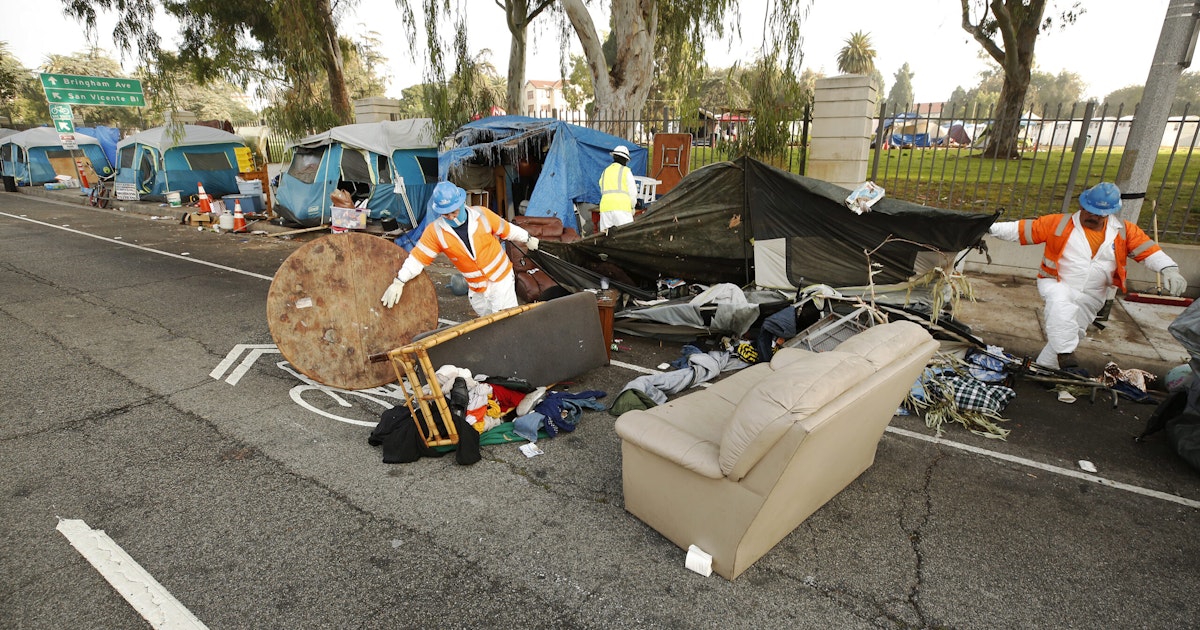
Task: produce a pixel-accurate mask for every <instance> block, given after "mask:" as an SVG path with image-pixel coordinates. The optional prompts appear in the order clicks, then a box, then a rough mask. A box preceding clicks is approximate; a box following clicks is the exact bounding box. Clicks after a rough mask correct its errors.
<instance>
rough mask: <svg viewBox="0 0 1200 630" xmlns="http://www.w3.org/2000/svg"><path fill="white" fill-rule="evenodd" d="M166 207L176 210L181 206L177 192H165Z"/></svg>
mask: <svg viewBox="0 0 1200 630" xmlns="http://www.w3.org/2000/svg"><path fill="white" fill-rule="evenodd" d="M167 205H169V206H171V207H172V208H178V207H179V206H181V205H183V204H182V203H181V202H180V200H179V191H178V190H168V191H167Z"/></svg>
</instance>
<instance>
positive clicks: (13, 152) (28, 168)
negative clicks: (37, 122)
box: [0, 127, 112, 186]
mask: <svg viewBox="0 0 1200 630" xmlns="http://www.w3.org/2000/svg"><path fill="white" fill-rule="evenodd" d="M75 142H76V143H77V144H78V145H79V148H78V149H75V150H74V152H72V151H71V150H70V149H67V148H65V147H63V145H62V140H61V139H60V138H59V135H58V132H57V131H55V130H54V128H52V127H34V128H33V129H28V130H26V131H20V132H17V133H13V134H11V135H8V136H7V137H4V138H0V171H2V172H3V175H4V176H5V177H12V178H13V179H14V180H15V182H16V183H17V184H20V185H24V186H29V185H37V184H44V183H46V182H52V181H54V178H55V177H56V176H57V175H68V176H70V177H75V178H78V177H79V173H78V171H77V170H76V166H75V160H76V159H82V160H83V161H84V173H85V174H86V173H88V172H89V171H94V172H95V174H97V175H108V174H111V173H112V166H111V165H110V164H109V162H108V158H107V157H105V156H104V149H103V148H102V147H101V146H100V141H99V140H96V139H95V138H93V137H91V136H86V135H83V134H75Z"/></svg>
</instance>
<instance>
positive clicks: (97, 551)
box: [56, 519, 208, 629]
mask: <svg viewBox="0 0 1200 630" xmlns="http://www.w3.org/2000/svg"><path fill="white" fill-rule="evenodd" d="M56 529H57V530H58V531H59V532H61V533H62V535H63V536H66V537H67V540H68V541H70V543H71V546H72V547H74V548H75V549H76V550H78V551H79V553H80V554H81V555H82V556H83V557H84V558H85V559H87V561H88V562H90V563H91V564H92V566H93V567H95V568H96V570H97V571H99V572H100V575H101V576H103V577H104V579H105V580H108V583H109V584H111V585H112V587H113V588H115V589H117V592H118V593H120V594H121V597H124V598H125V601H127V602H129V605H130V606H133V609H134V610H136V611H137V612H138V614H139V615H141V616H142V617H143V618H145V620H146V621H148V622H150V625H151V626H154V627H155V628H172V629H174V628H181V629H186V628H196V629H201V628H207V627H208V626H206V625H204V624H203V623H202V622H201V621H200V620H199V619H197V618H196V616H195V615H193V614H192V612H191V611H190V610H188V609H187V608H184V606H183V604H181V603H179V600H177V599H175V596H174V595H171V593H169V592H168V591H167V589H165V588H163V586H162V585H161V584H159V583H158V581H157V580H155V579H154V577H153V576H152V575H150V574H149V573H147V572H146V570H145V569H143V568H142V565H140V564H138V563H137V562H136V561H135V560H134V559H133V558H131V557H130V556H129V554H127V553H125V550H124V549H121V547H120V546H119V545H117V543H116V542H114V541H113V539H112V538H109V537H108V534H105V533H104V530H102V529H92V528H91V527H88V524H87V523H85V522H83V521H81V520H78V519H60V520H59V521H58V527H57V528H56Z"/></svg>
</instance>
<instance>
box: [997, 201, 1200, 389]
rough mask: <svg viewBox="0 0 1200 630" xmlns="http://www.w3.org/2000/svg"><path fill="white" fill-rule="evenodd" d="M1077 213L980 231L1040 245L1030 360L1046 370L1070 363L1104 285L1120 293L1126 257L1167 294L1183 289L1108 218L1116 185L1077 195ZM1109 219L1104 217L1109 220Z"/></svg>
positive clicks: (1129, 232)
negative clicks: (1042, 333) (1036, 324)
mask: <svg viewBox="0 0 1200 630" xmlns="http://www.w3.org/2000/svg"><path fill="white" fill-rule="evenodd" d="M1079 205H1080V206H1081V209H1080V211H1079V212H1075V213H1073V214H1050V215H1046V216H1043V217H1038V218H1036V219H1023V220H1020V221H1004V222H1000V223H994V224H992V227H991V228H990V229H989V230H988V232H989V233H990V234H991V235H992V236H994V237H996V238H1000V239H1004V240H1006V241H1016V242H1019V243H1020V244H1022V245H1033V244H1038V243H1044V244H1045V249H1044V252H1043V254H1042V264H1041V270H1040V271H1039V272H1038V280H1037V287H1038V293H1039V294H1040V295H1041V296H1042V300H1043V301H1045V304H1046V307H1045V329H1046V341H1047V343H1046V347H1045V348H1042V352H1041V354H1039V355H1038V357H1037V362H1038V363H1039V364H1041V365H1045V366H1047V367H1052V368H1062V369H1066V368H1071V367H1075V366H1077V365H1078V361H1077V360H1076V358H1075V348H1076V347H1077V346H1078V345H1079V342H1080V340H1082V339H1083V338H1084V337H1085V336H1086V335H1087V327H1088V325H1089V324H1091V323H1092V321H1094V320H1095V318H1096V313H1098V312H1099V311H1100V308H1101V307H1103V306H1104V302H1105V299H1106V297H1107V294H1108V289H1109V287H1111V286H1116V287H1117V288H1118V289H1120V290H1122V291H1124V290H1125V263H1126V258H1128V257H1132V258H1133V259H1134V260H1136V261H1138V262H1140V263H1142V264H1143V265H1146V267H1148V268H1149V269H1151V270H1152V271H1154V272H1156V273H1161V274H1162V281H1163V285H1164V288H1165V289H1166V290H1167V292H1168V293H1170V294H1171V295H1174V296H1178V295H1181V294H1182V293H1183V292H1184V291H1185V290H1187V280H1185V279H1184V277H1183V276H1182V275H1181V274H1180V273H1179V265H1177V264H1176V263H1175V261H1174V260H1172V259H1171V257H1170V256H1168V255H1167V254H1166V252H1164V251H1162V249H1161V248H1160V247H1159V246H1158V243H1156V242H1154V240H1153V239H1151V238H1150V237H1149V236H1147V235H1146V233H1145V232H1144V231H1142V229H1141V228H1139V227H1138V226H1137V224H1135V223H1133V222H1131V221H1125V220H1123V219H1121V218H1119V217H1112V215H1114V214H1116V213H1117V212H1119V211H1120V210H1121V190H1120V189H1119V188H1117V186H1116V184H1112V183H1109V182H1101V183H1099V184H1097V185H1095V186H1094V187H1092V188H1089V189H1087V190H1085V191H1083V192H1082V193H1080V195H1079ZM1109 217H1112V219H1111V220H1110V218H1109Z"/></svg>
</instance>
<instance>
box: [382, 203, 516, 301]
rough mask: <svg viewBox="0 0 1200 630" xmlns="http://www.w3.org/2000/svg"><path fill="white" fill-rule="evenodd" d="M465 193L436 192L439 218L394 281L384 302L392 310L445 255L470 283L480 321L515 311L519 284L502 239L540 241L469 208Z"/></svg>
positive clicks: (481, 209) (484, 211) (489, 213)
mask: <svg viewBox="0 0 1200 630" xmlns="http://www.w3.org/2000/svg"><path fill="white" fill-rule="evenodd" d="M466 201H467V191H465V190H463V189H462V188H459V187H458V186H455V185H454V184H452V183H450V182H439V183H438V185H437V186H434V188H433V195H432V196H431V197H430V199H429V209H430V210H432V211H433V212H436V213H437V214H439V215H441V216H439V217H438V218H437V220H436V221H433V222H432V223H430V224H429V225H428V226H427V227H426V228H425V231H424V232H423V233H421V240H420V241H418V242H417V245H416V247H414V248H413V250H412V252H410V253H409V255H408V258H407V259H406V260H405V261H404V264H403V265H401V266H400V271H399V272H397V273H396V279H395V280H393V281H392V284H391V285H390V286H389V287H388V288H387V291H385V292H384V293H383V297H382V298H380V300H379V301H380V302H383V305H384V306H386V307H388V308H391V307H393V306H395V305H396V302H399V301H400V296H401V294H403V292H404V283H405V282H408V281H409V280H412V279H413V278H415V277H417V274H419V273H421V271H422V270H423V269H425V267H426V265H428V264H429V263H431V262H433V259H434V258H436V257H437V255H438V254H441V253H444V254H446V257H447V258H449V259H450V262H452V263H454V266H455V267H457V268H458V270H459V271H460V272H462V275H463V278H464V279H465V280H466V281H467V288H468V289H470V290H469V291H468V292H467V296H468V299H469V300H470V301H471V308H473V309H475V313H476V314H477V315H479V316H480V317H483V316H484V315H490V314H492V313H495V312H497V311H502V310H504V309H506V308H513V307H514V306H517V291H516V280H515V279H514V278H513V268H512V263H511V262H509V260H508V256H506V255H505V253H504V248H503V247H501V246H500V240H499V239H504V240H507V241H515V242H517V243H524V244H525V246H526V247H528V248H529V249H537V248H538V240H537V237H534V236H530V235H529V232H527V231H525V229H524V228H522V227H519V226H516V225H513V224H512V223H509V222H508V221H505V220H504V219H502V218H500V217H499V216H497V215H496V213H494V212H492V211H491V210H488V209H487V208H484V207H483V206H468V205H467V204H466Z"/></svg>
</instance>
